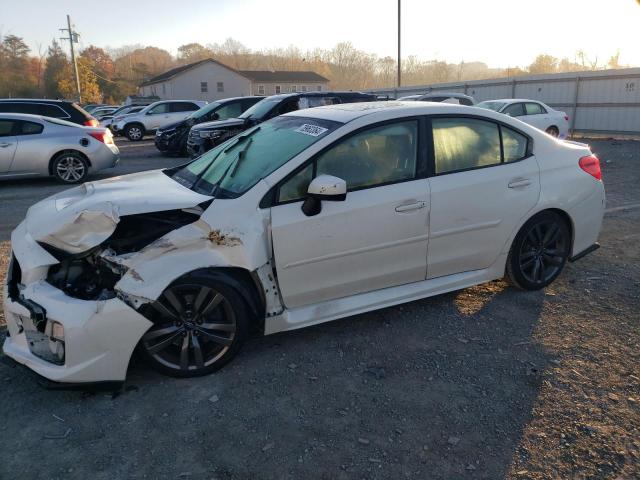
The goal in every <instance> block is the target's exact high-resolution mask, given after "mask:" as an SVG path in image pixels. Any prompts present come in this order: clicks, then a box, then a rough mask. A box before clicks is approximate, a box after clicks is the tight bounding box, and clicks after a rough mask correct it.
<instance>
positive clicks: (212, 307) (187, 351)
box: [140, 276, 248, 377]
mask: <svg viewBox="0 0 640 480" xmlns="http://www.w3.org/2000/svg"><path fill="white" fill-rule="evenodd" d="M150 308H151V309H152V312H151V313H150V314H149V315H148V316H151V318H152V319H153V320H152V321H153V322H154V325H153V326H152V327H151V328H150V329H149V331H147V333H146V334H145V335H143V337H142V340H141V342H140V347H141V350H142V352H143V354H144V356H145V357H146V358H147V360H148V361H149V362H150V363H151V366H152V367H154V368H155V369H156V370H159V371H160V372H162V373H166V374H169V375H172V376H177V377H195V376H200V375H206V374H208V373H211V372H214V371H215V370H218V369H219V368H221V367H222V366H223V365H224V364H226V363H227V362H228V361H229V360H231V358H232V357H233V356H234V355H235V354H236V353H237V352H238V350H239V349H240V346H241V345H242V343H243V341H244V339H245V337H246V332H247V325H248V317H247V309H246V307H245V304H244V301H243V300H242V298H241V297H240V296H239V295H238V293H237V292H235V290H234V289H233V288H232V287H230V286H228V285H225V284H224V283H220V282H217V281H212V280H211V279H209V278H207V277H206V276H191V277H185V278H184V279H181V280H178V281H176V282H174V283H173V284H172V285H170V286H169V287H167V289H166V290H165V291H164V292H163V293H162V295H161V296H160V298H158V300H157V301H155V302H154V303H153V304H150Z"/></svg>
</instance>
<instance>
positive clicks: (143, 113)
mask: <svg viewBox="0 0 640 480" xmlns="http://www.w3.org/2000/svg"><path fill="white" fill-rule="evenodd" d="M206 104H207V102H203V101H199V100H162V101H159V102H155V103H152V104H151V105H147V106H146V107H144V108H143V109H142V110H140V111H139V112H138V113H136V114H134V115H127V116H126V117H125V118H123V119H121V120H120V121H118V123H116V124H115V127H114V130H115V131H117V132H120V133H122V134H123V135H124V136H125V137H127V138H128V139H129V140H131V141H132V142H135V141H138V140H142V138H143V137H144V136H145V135H146V134H148V133H153V132H155V131H156V130H157V129H159V128H161V127H166V126H167V125H171V124H172V123H176V122H180V121H182V120H184V119H185V118H187V117H188V116H189V115H190V114H191V113H192V112H195V111H196V110H200V108H202V107H204V106H205V105H206Z"/></svg>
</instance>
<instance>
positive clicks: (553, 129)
mask: <svg viewBox="0 0 640 480" xmlns="http://www.w3.org/2000/svg"><path fill="white" fill-rule="evenodd" d="M545 132H547V133H548V134H549V135H551V136H552V137H556V138H557V137H558V135H560V132H559V131H558V127H553V126H551V127H549V128H547V129H546V130H545Z"/></svg>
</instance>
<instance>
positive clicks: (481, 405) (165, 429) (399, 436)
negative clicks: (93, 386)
mask: <svg viewBox="0 0 640 480" xmlns="http://www.w3.org/2000/svg"><path fill="white" fill-rule="evenodd" d="M592 147H593V149H594V150H595V151H596V152H597V153H598V154H599V156H600V158H601V159H602V160H603V170H604V179H605V185H606V187H607V195H608V208H610V209H611V208H613V209H614V210H613V211H611V212H610V213H609V214H608V215H607V216H606V218H605V222H604V226H603V232H602V235H601V243H602V248H601V249H600V250H598V251H597V252H595V253H593V254H592V255H589V256H587V257H586V258H584V259H582V260H581V261H579V262H577V263H575V264H571V265H569V266H568V267H567V269H566V270H565V272H564V273H563V274H562V275H561V276H560V278H559V279H558V280H557V281H556V282H555V283H554V284H553V285H552V286H551V287H549V288H547V289H546V290H544V291H540V292H526V293H525V292H519V291H516V290H514V289H512V288H510V287H508V286H507V285H506V284H505V283H503V282H501V281H498V282H492V283H489V284H486V285H482V286H478V287H474V288H469V289H466V290H462V291H459V292H454V293H450V294H446V295H441V296H437V297H434V298H431V299H426V300H421V301H417V302H412V303H409V304H405V305H402V306H399V307H393V308H388V309H385V310H380V311H376V312H371V313H368V314H364V315H358V316H355V317H352V318H349V319H345V320H341V321H336V322H332V323H328V324H324V325H320V326H316V327H311V328H307V329H304V330H301V331H296V332H291V333H286V334H279V335H275V336H270V337H264V338H256V339H253V340H251V341H249V342H248V344H247V345H246V346H245V348H244V349H243V351H242V352H241V354H240V355H239V356H238V357H237V358H236V359H235V360H234V361H233V362H232V363H231V364H230V365H228V366H227V367H225V368H224V369H223V370H222V371H220V372H219V373H217V374H215V375H212V376H209V377H204V378H198V379H189V380H178V379H171V378H167V377H162V376H159V375H157V374H155V373H153V372H152V371H150V370H148V369H147V367H146V366H145V365H144V364H143V363H142V362H140V361H138V360H136V359H134V361H133V365H132V367H131V369H130V373H129V377H128V381H127V383H126V387H125V389H124V390H123V391H122V392H120V394H119V395H114V394H113V393H111V392H79V391H58V390H54V391H52V390H46V389H44V388H42V386H41V385H40V383H39V382H38V381H37V379H35V378H34V377H33V376H32V375H29V374H26V373H25V370H24V369H23V368H19V367H16V366H14V365H13V364H11V363H10V362H0V382H1V383H0V384H1V385H2V388H1V389H0V402H1V403H0V404H1V405H2V407H3V408H2V409H1V411H0V436H1V437H2V438H3V439H4V440H5V441H4V443H5V446H4V448H3V449H2V450H1V451H0V479H14V478H19V479H30V478H43V479H56V478H60V479H63V478H64V479H69V478H72V479H73V478H78V479H84V478H89V477H90V478H94V479H113V478H118V479H119V478H153V479H165V478H166V479H174V478H186V479H213V478H217V479H258V478H260V479H262V478H264V479H282V478H291V479H299V478H318V479H347V478H349V479H350V478H358V479H361V478H366V479H387V478H394V479H398V478H421V479H423V478H428V479H452V478H455V479H457V478H478V479H481V478H482V479H498V478H513V479H543V478H544V479H546V478H562V479H567V478H580V479H582V478H598V479H600V478H602V479H627V478H638V477H640V405H639V402H640V353H639V351H640V350H639V344H640V334H639V333H638V326H639V325H638V324H639V323H640V315H639V312H640V294H639V293H638V292H639V287H640V242H639V241H638V240H639V238H640V208H629V209H622V208H618V207H622V206H624V205H639V204H640V193H639V192H638V188H637V185H638V184H639V183H640V142H633V141H625V142H617V141H606V140H603V141H594V142H592ZM136 148H139V150H137V152H138V153H136V154H135V155H138V156H139V155H143V156H147V155H151V154H152V151H151V150H149V149H148V147H136ZM126 155H129V154H128V153H127V154H126ZM126 155H123V156H124V158H123V163H122V166H120V167H118V168H120V169H123V172H121V173H124V172H125V171H132V170H135V169H143V168H153V167H156V166H160V165H161V164H163V162H165V163H164V164H175V163H177V162H179V160H175V159H163V160H160V159H156V158H152V157H151V156H148V157H147V158H143V159H141V160H139V159H136V158H134V154H133V153H132V154H131V157H130V158H129V157H127V156H126ZM56 189H57V187H55V186H54V185H53V184H52V183H50V182H48V181H46V180H45V181H42V182H35V181H31V182H24V183H22V184H20V185H16V184H12V185H10V186H8V187H5V186H4V185H0V200H1V201H0V241H1V240H6V239H7V238H8V237H9V232H10V229H11V228H13V227H14V226H15V224H16V223H17V222H18V221H19V219H20V218H22V216H23V215H24V212H25V211H26V208H27V207H28V205H29V204H30V203H32V202H34V201H36V200H37V199H39V198H41V197H42V196H45V195H48V194H50V193H52V192H53V191H55V190H56ZM7 248H8V245H7V243H6V242H4V243H0V249H4V250H0V268H3V267H2V263H1V262H3V260H4V261H5V263H6V251H7ZM5 360H6V359H5Z"/></svg>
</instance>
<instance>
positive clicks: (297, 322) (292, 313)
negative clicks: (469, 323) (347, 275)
mask: <svg viewBox="0 0 640 480" xmlns="http://www.w3.org/2000/svg"><path fill="white" fill-rule="evenodd" d="M506 259H507V254H502V255H500V257H498V259H497V260H496V261H495V262H494V264H493V265H492V266H491V267H489V268H485V269H482V270H473V271H470V272H464V273H456V274H454V275H447V276H445V277H438V278H431V279H429V280H422V281H420V282H415V283H409V284H406V285H398V286H397V287H390V288H383V289H381V290H375V291H373V292H366V293H360V294H357V295H353V296H351V297H345V298H338V299H335V300H327V301H325V302H320V303H315V304H312V305H305V306H303V307H298V308H294V309H291V310H289V309H287V310H285V311H284V312H283V313H281V314H279V315H276V316H273V317H271V318H267V319H266V320H265V331H264V333H265V335H269V334H272V333H277V332H283V331H287V330H295V329H298V328H303V327H308V326H311V325H316V324H319V323H324V322H329V321H331V320H337V319H339V318H344V317H349V316H351V315H358V314H360V313H365V312H369V311H371V310H378V309H381V308H386V307H391V306H393V305H399V304H401V303H406V302H412V301H414V300H420V299H422V298H427V297H432V296H434V295H440V294H443V293H447V292H451V291H454V290H460V289H462V288H467V287H471V286H473V285H478V284H479V283H485V282H490V281H492V280H497V279H499V278H502V277H503V276H504V266H505V262H506Z"/></svg>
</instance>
